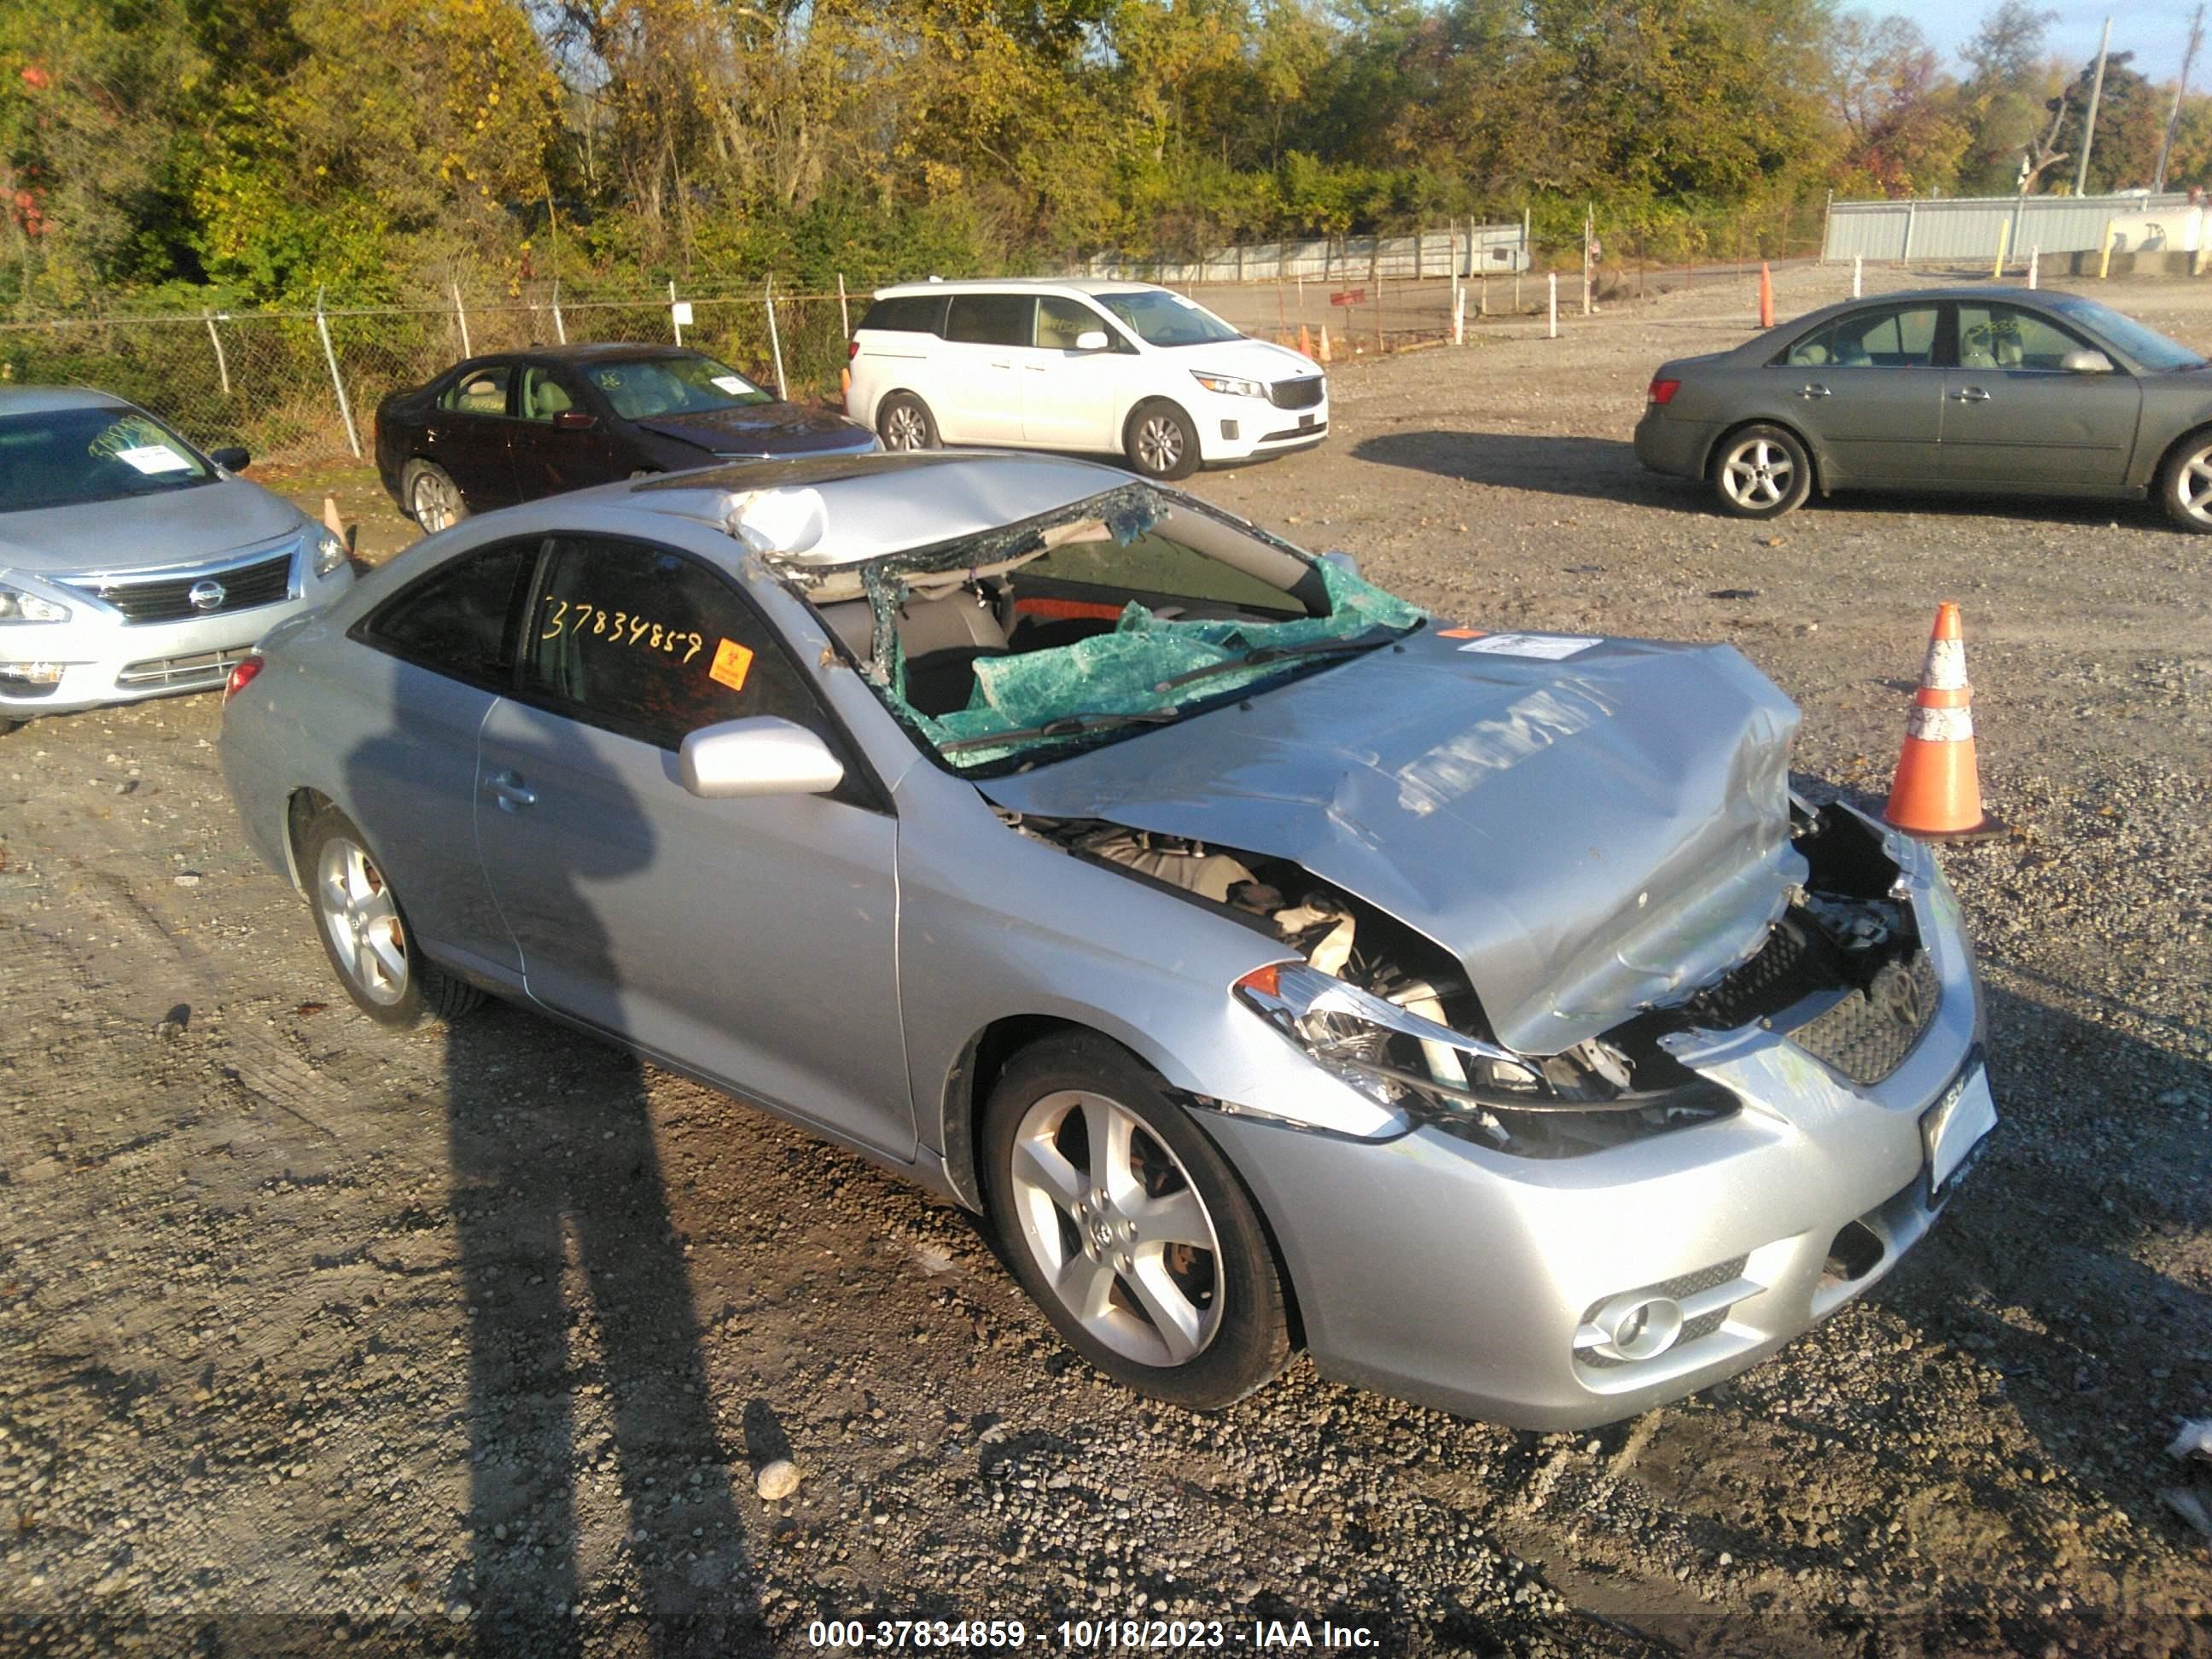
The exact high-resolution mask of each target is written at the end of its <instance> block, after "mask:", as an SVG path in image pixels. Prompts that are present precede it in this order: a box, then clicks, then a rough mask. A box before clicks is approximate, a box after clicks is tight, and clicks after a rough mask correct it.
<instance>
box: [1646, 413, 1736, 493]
mask: <svg viewBox="0 0 2212 1659" xmlns="http://www.w3.org/2000/svg"><path fill="white" fill-rule="evenodd" d="M1717 429H1718V428H1717V427H1716V426H1715V425H1714V423H1713V422H1710V421H1686V420H1684V419H1682V418H1681V417H1680V416H1676V415H1670V414H1668V412H1667V409H1666V406H1665V405H1664V404H1645V405H1644V418H1643V419H1642V420H1640V421H1638V422H1637V423H1636V459H1638V460H1639V461H1641V462H1642V463H1643V464H1644V466H1646V467H1647V468H1649V469H1650V471H1654V472H1663V473H1665V474H1666V475H1667V476H1668V477H1671V478H1702V477H1705V455H1706V453H1707V452H1708V451H1709V450H1710V449H1711V447H1712V441H1713V435H1714V433H1715V432H1716V431H1717Z"/></svg>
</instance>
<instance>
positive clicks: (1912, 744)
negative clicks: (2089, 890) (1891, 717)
mask: <svg viewBox="0 0 2212 1659" xmlns="http://www.w3.org/2000/svg"><path fill="white" fill-rule="evenodd" d="M1973 703H1974V689H1973V687H1972V686H1971V685H1969V684H1966V639H1965V637H1964V635H1963V634H1962V633H1961V631H1960V627H1959V607H1958V606H1957V605H1952V604H1950V603H1948V601H1947V602H1946V603H1944V604H1942V605H1938V606H1937V607H1936V626H1935V629H1933V631H1931V632H1930V633H1929V636H1928V660H1927V662H1926V664H1925V665H1923V667H1922V668H1921V671H1920V690H1917V692H1915V693H1914V694H1913V697H1912V713H1911V715H1910V716H1908V717H1907V719H1906V720H1905V752H1904V753H1903V754H1902V755H1900V756H1899V757H1898V762H1897V781H1895V782H1894V783H1893V784H1892V785H1891V786H1890V790H1889V805H1888V806H1887V808H1886V809H1885V810H1884V811H1883V812H1882V817H1884V818H1886V819H1887V820H1888V821H1889V822H1890V823H1893V824H1894V825H1895V826H1896V827H1897V828H1899V829H1902V830H1904V831H1905V833H1906V834H1907V835H1911V836H1919V837H1920V838H1921V839H1922V840H1923V841H1987V840H1990V838H1992V837H1994V836H2002V835H2003V834H2005V833H2006V831H2005V826H2004V825H2003V824H2002V823H1998V822H1997V821H1996V819H1995V818H1993V817H1990V816H1988V815H1987V814H1986V813H1984V811H1982V785H1981V780H1980V778H1979V776H1978V775H1977V773H1976V771H1975V767H1974V713H1973Z"/></svg>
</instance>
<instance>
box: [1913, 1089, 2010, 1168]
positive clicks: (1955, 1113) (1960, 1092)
mask: <svg viewBox="0 0 2212 1659" xmlns="http://www.w3.org/2000/svg"><path fill="white" fill-rule="evenodd" d="M1996 1127H1997V1103H1996V1098H1995V1097H1993V1096H1991V1095H1990V1074H1989V1072H1988V1070H1987V1068H1986V1067H1984V1066H1982V1065H1981V1063H1980V1062H1979V1061H1978V1060H1977V1061H1976V1062H1975V1064H1974V1065H1973V1066H1971V1067H1969V1068H1968V1069H1967V1071H1966V1074H1965V1075H1964V1076H1962V1077H1961V1078H1960V1079H1959V1080H1958V1081H1957V1082H1956V1083H1954V1084H1953V1085H1951V1086H1950V1087H1949V1088H1948V1089H1946V1090H1945V1091H1943V1097H1942V1099H1941V1100H1939V1101H1937V1102H1936V1104H1935V1105H1934V1106H1933V1107H1932V1108H1930V1109H1929V1112H1928V1115H1926V1116H1925V1117H1923V1118H1922V1119H1921V1120H1920V1133H1921V1136H1922V1138H1923V1139H1924V1140H1925V1141H1926V1142H1927V1146H1928V1185H1929V1188H1930V1190H1932V1191H1934V1192H1938V1193H1940V1192H1942V1190H1943V1183H1944V1182H1947V1181H1948V1180H1950V1178H1951V1177H1952V1176H1954V1175H1955V1174H1957V1173H1958V1171H1959V1169H1960V1166H1961V1165H1962V1164H1964V1163H1965V1162H1966V1158H1967V1157H1968V1155H1969V1154H1971V1153H1972V1152H1973V1150H1974V1148H1976V1147H1977V1146H1980V1145H1981V1144H1982V1141H1983V1139H1984V1138H1985V1137H1986V1136H1987V1135H1988V1134H1989V1133H1990V1130H1992V1129H1994V1128H1996Z"/></svg>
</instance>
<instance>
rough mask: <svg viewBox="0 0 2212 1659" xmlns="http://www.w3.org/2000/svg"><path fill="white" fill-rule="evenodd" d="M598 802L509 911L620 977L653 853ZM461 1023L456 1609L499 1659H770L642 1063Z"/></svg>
mask: <svg viewBox="0 0 2212 1659" xmlns="http://www.w3.org/2000/svg"><path fill="white" fill-rule="evenodd" d="M422 757H423V744H422V743H421V742H420V741H418V740H415V739H412V738H409V737H407V736H405V735H404V734H399V733H392V734H387V735H386V736H385V737H383V738H380V739H378V740H376V741H374V742H371V743H368V744H363V745H362V746H361V747H360V748H359V749H357V750H356V751H355V753H354V754H353V755H351V756H349V770H350V771H351V772H352V773H353V774H354V775H355V777H356V779H362V780H368V779H380V780H385V781H386V782H385V783H384V784H383V785H382V786H381V787H385V788H386V789H387V790H388V788H389V784H388V780H389V779H391V778H392V776H394V775H404V774H405V773H406V771H407V769H409V768H410V767H420V766H421V765H422V764H423V759H422ZM374 787H378V786H376V785H374V784H372V785H369V786H368V787H364V788H363V789H362V790H360V791H359V792H357V795H358V796H359V797H361V798H366V797H368V795H369V794H370V793H371V792H372V790H373V789H374ZM600 805H601V807H602V808H603V810H602V811H601V812H600V813H599V816H598V817H597V818H596V820H595V825H594V828H595V830H596V831H597V833H595V834H593V835H592V836H588V837H586V836H572V837H570V838H568V841H567V842H566V843H565V846H564V851H565V852H566V854H567V856H566V858H565V861H564V862H563V863H562V866H561V867H559V868H557V869H556V868H553V867H550V862H545V863H539V864H538V865H537V866H535V867H533V869H532V872H531V878H532V879H531V881H530V883H529V884H527V887H526V890H524V891H523V892H521V893H520V894H514V893H509V894H503V895H502V896H501V902H505V903H507V905H508V914H510V915H513V914H520V913H521V912H520V911H519V910H517V908H516V907H518V906H520V907H526V908H528V909H529V910H530V911H532V912H536V913H538V914H539V915H540V919H541V920H547V919H550V920H553V921H557V928H558V931H557V933H553V934H552V935H551V936H552V937H555V938H556V939H558V940H559V942H560V943H559V946H558V949H559V951H560V953H561V956H562V961H561V963H560V964H559V965H560V966H561V967H562V969H566V970H567V971H569V972H571V973H573V974H574V975H578V976H580V978H581V979H582V980H583V981H584V982H586V983H590V984H599V985H616V984H618V983H619V978H620V976H619V969H618V963H617V952H616V951H615V949H614V946H613V944H612V941H611V939H610V938H609V937H608V934H607V931H606V929H605V927H604V926H603V925H602V923H601V922H600V921H599V915H598V913H597V911H596V910H595V908H594V902H593V890H594V888H595V887H597V888H599V890H602V891H604V887H603V886H602V884H605V883H606V882H609V881H611V880H613V879H614V878H617V877H619V876H621V875H623V874H625V873H628V872H630V871H633V870H635V869H639V868H642V867H645V866H647V865H649V864H650V862H651V860H652V856H653V844H654V842H653V831H652V829H651V826H650V825H649V824H648V823H647V822H646V821H645V820H644V818H643V817H642V816H641V814H640V813H639V812H638V811H636V810H635V807H634V806H632V805H629V803H627V802H626V801H623V800H622V799H615V798H613V796H612V792H610V793H609V798H608V799H605V800H603V801H602V802H601V803H600ZM484 896H485V897H486V898H489V891H487V892H486V893H485V895H484ZM445 1033H446V1044H447V1048H446V1069H447V1112H448V1123H447V1146H448V1151H449V1155H450V1158H451V1160H452V1174H451V1191H452V1196H451V1198H450V1200H449V1207H450V1210H451V1213H452V1216H453V1224H454V1227H455V1231H456V1232H457V1234H458V1237H459V1279H460V1283H461V1288H462V1291H463V1294H464V1296H465V1300H466V1304H467V1308H466V1330H467V1341H468V1365H469V1388H468V1405H467V1413H466V1414H467V1427H468V1436H469V1512H468V1520H467V1532H466V1547H467V1551H468V1560H467V1563H466V1565H464V1566H462V1567H459V1568H458V1569H456V1571H455V1572H454V1575H453V1582H452V1583H450V1584H449V1585H448V1586H447V1607H448V1616H449V1618H452V1619H453V1620H455V1621H456V1622H458V1623H465V1624H466V1625H468V1626H470V1634H471V1636H472V1637H473V1638H474V1644H473V1650H474V1651H476V1652H477V1653H479V1654H483V1655H485V1656H493V1655H498V1656H505V1655H508V1654H528V1655H530V1656H532V1659H560V1656H578V1655H581V1654H583V1653H585V1652H586V1651H602V1650H609V1648H610V1642H611V1644H612V1647H613V1649H615V1650H620V1651H622V1652H623V1653H636V1652H648V1653H650V1654H652V1655H653V1656H654V1659H722V1656H726V1655H736V1654H750V1653H753V1652H757V1651H763V1650H765V1649H766V1648H767V1646H768V1645H769V1644H768V1638H767V1636H766V1634H765V1630H764V1626H763V1624H762V1621H761V1618H760V1613H759V1609H758V1606H757V1599H756V1597H757V1581H756V1577H755V1571H754V1566H753V1562H752V1559H751V1557H750V1550H749V1547H748V1543H747V1540H746V1537H745V1531H744V1521H743V1516H742V1515H741V1513H740V1511H739V1509H738V1500H737V1496H736V1493H735V1491H734V1489H733V1487H732V1481H731V1477H730V1468H731V1465H732V1462H736V1461H741V1460H742V1454H738V1453H734V1452H733V1449H730V1448H726V1447H725V1446H724V1445H723V1443H722V1437H721V1436H720V1432H719V1431H718V1428H717V1425H716V1422H715V1417H714V1407H713V1404H712V1396H711V1395H710V1392H709V1390H708V1376H707V1364H706V1355H705V1348H704V1344H703V1340H702V1322H701V1320H700V1317H699V1315H698V1312H697V1310H696V1305H695V1303H694V1297H693V1291H692V1285H691V1275H690V1266H689V1264H688V1262H687V1261H685V1256H684V1241H683V1239H682V1237H681V1236H680V1235H679V1234H678V1231H677V1230H676V1227H675V1224H674V1221H673V1219H672V1217H671V1211H670V1206H669V1200H668V1194H667V1189H666V1182H665V1176H664V1173H663V1170H662V1166H661V1161H660V1153H659V1145H658V1142H657V1139H656V1135H655V1132H654V1126H653V1118H652V1115H651V1111H650V1109H649V1103H648V1099H647V1085H646V1079H645V1075H644V1069H643V1066H642V1065H641V1062H640V1061H639V1060H637V1059H636V1058H635V1056H634V1055H633V1054H629V1052H627V1051H625V1050H623V1049H619V1048H614V1047H611V1046H610V1045H607V1044H605V1043H601V1042H596V1041H594V1040H592V1038H590V1037H588V1036H584V1035H581V1034H579V1033H574V1032H571V1031H569V1030H565V1029H564V1028H562V1027H561V1026H559V1025H557V1024H554V1023H552V1022H551V1021H550V1020H549V1019H546V1018H542V1017H539V1016H538V1015H536V1014H535V1013H532V1012H529V1011H527V1010H526V1009H523V1008H520V1007H515V1006H508V1005H506V1004H503V1003H496V1002H495V1003H494V1004H493V1005H491V1006H489V1007H488V1008H485V1009H483V1010H482V1011H480V1012H477V1013H475V1014H473V1015H471V1016H470V1017H467V1018H459V1019H456V1020H454V1021H453V1022H451V1023H450V1024H448V1025H447V1027H446V1028H445ZM610 1488H613V1490H612V1491H610V1490H609V1489H610Z"/></svg>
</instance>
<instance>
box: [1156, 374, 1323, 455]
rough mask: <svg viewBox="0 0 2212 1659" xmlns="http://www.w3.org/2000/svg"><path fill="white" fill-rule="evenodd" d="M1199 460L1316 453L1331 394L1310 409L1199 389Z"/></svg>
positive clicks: (1195, 417) (1195, 415) (1193, 402)
mask: <svg viewBox="0 0 2212 1659" xmlns="http://www.w3.org/2000/svg"><path fill="white" fill-rule="evenodd" d="M1190 418H1191V420H1192V421H1193V422H1195V423H1196V425H1197V427H1198V453H1199V458H1200V459H1201V460H1202V461H1204V462H1206V464H1207V465H1213V466H1218V465H1224V464H1225V463H1227V462H1231V461H1249V460H1255V459H1258V458H1260V457H1261V456H1263V455H1281V454H1287V453H1290V452H1291V451H1292V450H1297V449H1311V448H1312V447H1314V446H1315V445H1316V444H1318V443H1320V442H1322V441H1323V440H1324V439H1326V438H1327V437H1328V392H1326V391H1323V392H1322V399H1321V401H1320V402H1319V403H1317V404H1313V405H1311V406H1310V407H1309V408H1305V409H1278V408H1277V407H1275V405H1274V404H1272V403H1270V402H1269V401H1268V400H1267V398H1231V397H1227V396H1225V395H1224V394H1223V393H1220V392H1207V391H1206V390H1205V389H1203V388H1200V390H1199V391H1198V392H1196V393H1195V394H1194V396H1193V397H1192V398H1191V399H1190Z"/></svg>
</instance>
